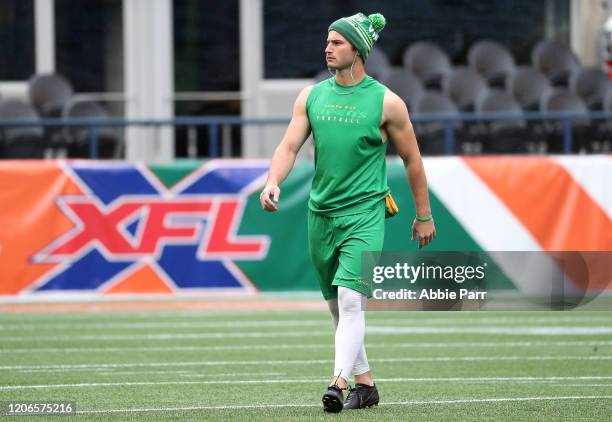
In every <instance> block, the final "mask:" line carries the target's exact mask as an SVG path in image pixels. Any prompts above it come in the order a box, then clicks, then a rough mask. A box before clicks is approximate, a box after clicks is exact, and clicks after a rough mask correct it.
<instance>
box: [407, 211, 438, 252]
mask: <svg viewBox="0 0 612 422" xmlns="http://www.w3.org/2000/svg"><path fill="white" fill-rule="evenodd" d="M434 237H436V226H435V225H434V221H433V220H429V221H419V220H417V219H416V218H415V219H414V221H413V222H412V240H418V241H419V249H421V248H422V247H423V246H425V245H428V244H430V243H431V242H432V241H433V240H434Z"/></svg>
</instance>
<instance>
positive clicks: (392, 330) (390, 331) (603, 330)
mask: <svg viewBox="0 0 612 422" xmlns="http://www.w3.org/2000/svg"><path fill="white" fill-rule="evenodd" d="M366 333H368V334H370V335H396V336H397V335H403V334H477V335H533V336H573V335H609V334H612V327H610V326H593V327H584V326H582V327H561V326H559V327H382V326H369V327H368V328H367V329H366ZM331 335H332V331H331V329H330V330H325V331H309V330H308V331H295V330H293V331H287V332H222V333H201V332H197V333H174V332H173V333H155V334H99V335H63V336H58V335H54V336H12V337H0V342H29V341H34V342H40V341H83V340H86V341H88V340H92V341H96V340H97V341H111V340H112V341H114V340H177V339H205V338H210V339H213V338H214V339H217V338H218V339H223V338H276V337H314V336H317V337H320V336H325V337H327V336H331Z"/></svg>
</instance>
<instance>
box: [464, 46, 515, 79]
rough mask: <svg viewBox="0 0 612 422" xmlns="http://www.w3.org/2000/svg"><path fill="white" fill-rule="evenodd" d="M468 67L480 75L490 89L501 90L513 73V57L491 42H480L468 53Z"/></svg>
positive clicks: (502, 47)
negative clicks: (496, 88) (497, 88)
mask: <svg viewBox="0 0 612 422" xmlns="http://www.w3.org/2000/svg"><path fill="white" fill-rule="evenodd" d="M467 60H468V66H469V67H470V68H471V69H473V70H475V71H476V72H478V73H480V74H481V75H482V76H483V77H484V78H485V79H486V80H487V83H488V84H489V86H491V87H501V88H503V87H504V86H505V83H506V79H507V77H508V75H510V74H512V73H513V72H514V69H515V67H516V64H515V63H514V57H512V54H510V52H509V51H508V49H507V48H506V47H504V46H503V45H501V44H500V43H498V42H496V41H492V40H481V41H478V42H477V43H475V44H474V45H472V46H471V47H470V49H469V51H468V57H467Z"/></svg>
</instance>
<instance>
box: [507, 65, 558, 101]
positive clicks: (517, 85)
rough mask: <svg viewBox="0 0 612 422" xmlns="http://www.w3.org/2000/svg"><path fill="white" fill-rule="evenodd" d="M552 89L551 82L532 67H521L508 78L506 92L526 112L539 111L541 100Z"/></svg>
mask: <svg viewBox="0 0 612 422" xmlns="http://www.w3.org/2000/svg"><path fill="white" fill-rule="evenodd" d="M550 89H551V85H550V81H549V80H548V79H547V78H546V76H545V75H544V74H543V73H542V72H540V71H539V70H537V69H535V68H533V67H530V66H519V67H518V68H517V69H516V71H515V72H514V73H513V74H511V75H510V76H509V77H508V81H507V83H506V90H507V91H508V93H510V94H511V95H512V96H513V97H514V98H516V100H517V101H518V102H519V104H520V105H521V107H522V108H523V110H525V111H538V110H539V109H540V99H541V98H542V97H543V96H544V95H545V94H547V93H548V92H549V91H550Z"/></svg>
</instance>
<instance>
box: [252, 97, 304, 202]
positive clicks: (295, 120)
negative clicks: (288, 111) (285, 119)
mask: <svg viewBox="0 0 612 422" xmlns="http://www.w3.org/2000/svg"><path fill="white" fill-rule="evenodd" d="M311 89H312V86H309V87H306V88H304V89H303V90H302V91H301V92H300V94H299V95H298V97H297V99H296V100H295V104H294V105H293V115H292V117H291V122H289V126H288V127H287V130H286V132H285V135H284V136H283V139H282V140H281V142H280V144H279V145H278V146H277V147H276V149H275V150H274V154H273V155H272V162H271V163H270V170H269V172H268V179H267V181H266V185H265V187H264V189H263V190H262V192H261V195H259V202H260V203H261V206H262V207H263V209H265V210H266V211H276V210H277V209H278V208H277V206H276V205H277V204H278V200H279V198H280V188H279V186H280V184H281V183H282V182H283V180H285V179H286V178H287V176H288V175H289V172H290V171H291V169H292V168H293V165H294V163H295V157H296V156H297V153H298V152H299V150H300V148H302V145H304V142H306V139H307V138H308V135H309V134H310V123H309V122H308V115H307V114H306V99H307V98H308V94H310V91H311Z"/></svg>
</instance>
